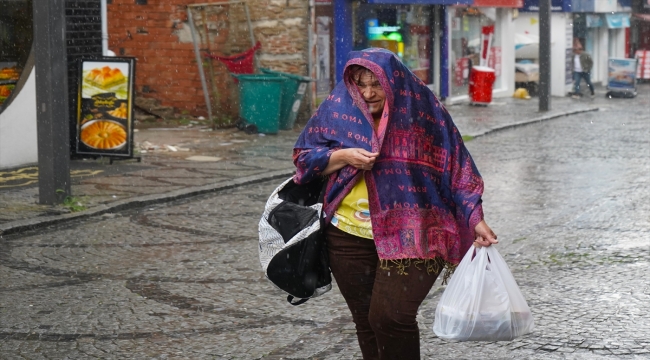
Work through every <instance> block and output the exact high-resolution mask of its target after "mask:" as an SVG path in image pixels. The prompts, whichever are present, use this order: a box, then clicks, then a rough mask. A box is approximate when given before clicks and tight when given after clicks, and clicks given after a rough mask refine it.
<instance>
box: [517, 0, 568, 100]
mask: <svg viewBox="0 0 650 360" xmlns="http://www.w3.org/2000/svg"><path fill="white" fill-rule="evenodd" d="M571 8H572V4H571V0H551V11H552V13H551V95H553V96H566V95H567V93H569V92H570V91H571V87H572V84H573V14H572V13H571ZM538 12H539V0H524V7H523V8H522V9H521V11H520V12H519V15H518V16H517V18H516V19H515V21H514V26H515V29H514V34H515V36H527V37H529V38H533V39H536V41H537V42H536V43H533V44H530V46H531V48H533V49H534V51H531V52H529V54H528V56H527V57H526V58H517V59H515V60H516V61H518V62H521V61H530V62H532V63H534V64H538V63H539V56H540V55H544V54H539V53H538V50H539V15H538Z"/></svg>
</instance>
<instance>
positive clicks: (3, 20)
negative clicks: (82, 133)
mask: <svg viewBox="0 0 650 360" xmlns="http://www.w3.org/2000/svg"><path fill="white" fill-rule="evenodd" d="M32 26H33V21H32V1H31V0H0V169H2V168H7V167H12V166H17V165H21V164H26V163H34V162H36V161H37V147H36V83H35V76H34V71H33V69H34V60H33V58H31V57H30V54H31V50H32V42H33V28H32Z"/></svg>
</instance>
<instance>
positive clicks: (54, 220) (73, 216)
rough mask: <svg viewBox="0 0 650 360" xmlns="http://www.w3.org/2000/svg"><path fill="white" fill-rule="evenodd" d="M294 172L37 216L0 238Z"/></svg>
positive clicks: (0, 227) (9, 227) (9, 226)
mask: <svg viewBox="0 0 650 360" xmlns="http://www.w3.org/2000/svg"><path fill="white" fill-rule="evenodd" d="M294 173H295V168H291V169H284V170H276V171H271V172H266V173H262V174H257V175H251V176H247V177H243V178H240V179H237V180H231V181H224V182H220V183H217V184H211V185H202V186H195V187H189V188H184V189H179V190H174V191H170V192H166V193H163V194H151V195H144V196H138V197H134V198H131V199H124V200H119V201H116V202H113V203H110V204H103V205H99V206H96V207H93V208H92V209H88V210H85V211H81V212H78V213H70V214H63V215H51V216H39V217H37V218H32V219H24V220H17V221H11V222H7V223H4V224H0V237H2V236H3V235H9V234H15V233H19V232H24V231H28V230H35V229H38V228H42V227H46V226H51V225H55V224H60V223H63V222H68V221H74V220H80V219H85V218H89V217H92V216H98V215H103V214H107V213H112V212H117V211H123V210H127V209H132V208H137V207H144V206H149V205H154V204H160V203H165V202H169V201H174V200H180V199H185V198H189V197H192V196H197V195H203V194H207V193H212V192H218V191H223V190H227V189H232V188H236V187H239V186H243V185H249V184H255V183H260V182H264V181H267V180H273V179H276V178H277V179H283V180H284V179H287V178H288V177H289V176H292V175H293V174H294Z"/></svg>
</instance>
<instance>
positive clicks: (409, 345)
mask: <svg viewBox="0 0 650 360" xmlns="http://www.w3.org/2000/svg"><path fill="white" fill-rule="evenodd" d="M325 235H326V237H327V247H328V251H329V257H330V268H331V269H332V274H333V275H334V278H335V279H336V283H337V285H338V287H339V290H341V294H343V298H345V302H346V303H347V304H348V307H349V308H350V311H351V312H352V319H353V321H354V323H355V325H356V329H357V338H358V340H359V346H360V347H361V353H362V354H363V358H364V359H365V360H368V359H400V360H410V359H419V358H420V332H419V330H418V323H417V321H416V319H415V318H416V316H417V312H418V307H420V304H421V303H422V301H424V298H425V297H426V296H427V294H428V293H429V290H431V287H432V286H433V283H434V282H435V281H436V278H437V277H438V274H437V273H433V274H428V273H427V270H426V268H425V267H424V266H420V270H418V269H417V268H416V267H415V266H413V265H411V266H409V267H408V268H407V269H406V272H407V273H408V275H398V274H397V271H396V267H395V266H392V268H391V269H390V270H385V269H381V267H380V262H379V258H378V256H377V249H376V248H375V243H374V241H372V240H369V239H363V238H360V237H357V236H354V235H350V234H348V233H346V232H343V231H341V230H339V229H337V228H336V227H334V226H328V227H327V229H326V232H325Z"/></svg>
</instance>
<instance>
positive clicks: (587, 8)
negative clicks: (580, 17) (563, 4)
mask: <svg viewBox="0 0 650 360" xmlns="http://www.w3.org/2000/svg"><path fill="white" fill-rule="evenodd" d="M572 2H573V4H572V6H571V8H572V9H573V12H594V11H596V1H595V0H573V1H572ZM587 26H589V25H587Z"/></svg>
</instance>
